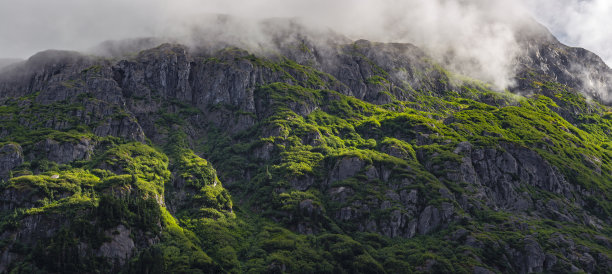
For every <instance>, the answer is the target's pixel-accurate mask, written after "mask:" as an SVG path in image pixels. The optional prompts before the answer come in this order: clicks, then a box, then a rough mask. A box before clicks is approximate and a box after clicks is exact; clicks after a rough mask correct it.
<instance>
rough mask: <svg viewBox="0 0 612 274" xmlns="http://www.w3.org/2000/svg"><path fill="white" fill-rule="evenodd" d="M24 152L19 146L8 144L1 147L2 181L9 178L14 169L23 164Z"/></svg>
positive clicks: (0, 167) (0, 172)
mask: <svg viewBox="0 0 612 274" xmlns="http://www.w3.org/2000/svg"><path fill="white" fill-rule="evenodd" d="M23 161H24V159H23V151H22V149H21V146H19V145H17V144H6V145H4V146H2V147H0V180H6V179H8V178H9V175H10V172H11V170H12V169H14V168H16V167H18V166H19V165H21V164H22V163H23Z"/></svg>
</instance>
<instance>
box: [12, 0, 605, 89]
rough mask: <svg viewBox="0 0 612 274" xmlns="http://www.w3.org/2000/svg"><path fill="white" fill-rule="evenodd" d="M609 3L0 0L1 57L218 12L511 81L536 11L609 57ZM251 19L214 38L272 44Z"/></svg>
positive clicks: (572, 39) (138, 32) (146, 32)
mask: <svg viewBox="0 0 612 274" xmlns="http://www.w3.org/2000/svg"><path fill="white" fill-rule="evenodd" d="M611 8H612V1H609V0H588V1H587V0H532V1H529V0H519V1H514V0H427V1H424V0H333V1H330V0H307V1H305V0H130V1H126V0H104V1H102V0H53V1H48V0H0V39H1V40H0V41H1V42H0V57H21V58H26V57H27V56H29V55H32V54H33V53H35V52H37V51H41V50H45V49H49V48H54V49H76V50H83V49H87V48H89V47H92V46H94V45H95V44H97V43H99V42H101V41H104V40H108V39H123V38H134V37H146V36H181V37H183V38H185V37H189V34H190V33H189V31H190V29H189V28H188V27H187V25H189V24H191V23H192V22H195V21H194V18H197V19H203V20H201V21H198V22H208V24H209V25H208V31H212V29H214V28H215V25H210V22H211V21H210V20H208V21H207V20H206V19H207V18H210V17H209V15H210V14H214V13H225V14H230V15H234V16H238V17H243V18H251V19H257V18H269V17H299V18H302V20H303V21H304V22H306V23H307V24H308V25H309V26H310V27H317V28H325V27H330V28H332V29H334V30H336V31H338V32H340V33H342V34H345V35H348V36H349V37H350V38H351V39H360V38H364V39H369V40H375V41H381V42H391V41H393V42H410V43H413V44H416V45H418V46H421V47H422V48H425V49H427V50H428V51H429V52H430V53H431V54H432V55H433V56H435V57H437V58H438V59H439V60H443V59H444V58H443V57H445V58H446V60H449V56H452V57H450V60H451V62H449V66H450V67H453V68H454V69H456V70H458V71H460V72H463V73H466V74H469V75H470V76H474V77H478V78H481V79H483V80H486V81H489V82H492V83H494V84H495V85H496V86H498V87H506V86H508V85H510V84H511V82H510V80H509V79H511V76H512V64H511V63H512V57H513V56H515V55H516V54H518V53H519V49H518V48H517V47H516V42H515V38H514V35H513V29H512V28H513V26H515V23H516V22H519V21H521V20H523V19H524V18H525V17H524V16H526V15H528V14H529V12H528V11H529V10H530V11H531V14H533V15H534V16H535V17H536V18H538V19H539V20H540V21H541V22H543V23H545V24H546V25H547V26H548V27H549V28H551V29H552V31H553V32H554V33H556V34H559V35H561V36H562V37H561V38H562V40H563V41H566V42H568V43H570V44H572V45H578V46H583V47H585V48H587V49H591V50H594V51H595V52H596V53H599V54H601V55H602V56H603V57H604V59H605V60H608V61H612V45H611V44H610V41H612V35H610V30H611V29H612V28H609V27H608V26H611V25H612V17H611V16H608V15H609V14H612V10H611ZM252 22H253V21H252V20H251V21H248V20H245V21H242V22H236V23H235V24H233V25H230V26H228V27H227V28H226V29H224V30H223V32H221V31H216V33H215V35H216V36H215V38H218V39H227V40H234V41H235V40H240V41H241V42H243V43H246V44H249V43H252V44H262V43H265V40H266V39H267V37H266V35H265V31H264V30H261V29H259V27H258V26H257V25H256V24H253V23H252ZM206 28H207V27H204V29H206ZM450 54H452V55H450Z"/></svg>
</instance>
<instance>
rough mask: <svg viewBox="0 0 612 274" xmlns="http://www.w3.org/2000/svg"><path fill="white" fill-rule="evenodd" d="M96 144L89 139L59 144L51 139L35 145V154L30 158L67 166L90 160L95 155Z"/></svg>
mask: <svg viewBox="0 0 612 274" xmlns="http://www.w3.org/2000/svg"><path fill="white" fill-rule="evenodd" d="M93 149H94V144H93V142H92V141H91V140H89V139H85V138H83V139H81V140H79V141H78V142H77V143H72V142H63V143H60V142H57V141H54V140H51V139H46V140H45V141H42V142H39V143H37V144H36V145H35V148H34V151H35V152H34V154H36V155H32V156H31V157H30V158H37V157H39V158H40V157H42V158H45V159H48V160H49V161H53V162H56V163H58V164H66V163H69V162H72V161H76V160H89V159H90V158H91V156H92V154H93Z"/></svg>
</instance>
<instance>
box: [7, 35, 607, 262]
mask: <svg viewBox="0 0 612 274" xmlns="http://www.w3.org/2000/svg"><path fill="white" fill-rule="evenodd" d="M523 34H524V35H523V37H521V40H520V46H521V48H522V49H523V53H522V54H521V55H520V56H519V57H518V58H517V60H516V63H517V73H516V77H515V79H514V80H515V82H516V85H515V86H513V87H512V88H510V89H509V90H506V91H504V92H499V91H494V88H492V87H491V86H489V85H488V84H486V83H483V82H480V81H478V80H477V79H471V78H469V77H466V76H464V75H460V74H457V73H455V72H452V71H450V70H448V69H446V68H445V66H444V64H440V63H437V62H436V61H435V59H434V58H432V57H431V56H429V55H428V53H427V52H426V51H424V50H422V49H420V48H418V47H416V46H414V45H411V44H401V43H377V42H370V41H366V40H359V41H351V42H347V41H345V40H343V39H330V40H329V41H327V42H320V41H322V40H324V39H314V38H313V37H309V36H307V35H291V36H290V37H291V38H287V39H285V40H283V39H277V40H275V41H277V42H278V46H277V47H276V48H275V49H273V50H270V51H268V52H266V53H262V54H259V53H258V54H253V53H251V52H249V51H247V50H245V49H241V48H238V47H235V46H228V45H224V46H222V47H218V45H217V46H214V47H213V46H210V45H207V46H202V47H199V48H194V47H187V46H184V45H180V44H173V43H166V44H161V45H157V46H155V47H152V48H148V49H145V50H142V51H139V52H131V53H129V51H130V50H131V49H137V48H139V47H141V46H143V45H148V43H151V41H155V40H142V41H141V42H139V43H135V44H134V45H133V46H131V45H130V44H129V43H127V44H121V43H113V45H112V48H111V50H108V51H107V54H105V56H106V57H96V56H93V55H84V54H81V53H78V52H68V51H52V50H50V51H45V52H41V53H38V54H36V55H34V56H32V57H31V58H29V59H28V60H27V61H26V62H24V63H22V64H19V65H17V66H13V67H11V68H10V69H9V70H5V71H4V72H3V73H2V74H0V104H1V106H0V117H2V119H0V178H1V179H2V183H1V184H0V208H1V211H0V227H1V228H2V229H1V230H0V231H2V232H1V239H2V240H1V241H0V272H16V273H20V272H30V273H31V272H41V273H45V272H51V273H59V272H61V273H72V272H79V273H90V272H125V273H132V272H138V273H168V272H171V273H174V272H190V273H192V272H193V273H195V272H307V273H314V272H317V273H323V272H329V273H353V272H379V273H385V272H388V273H403V272H440V273H452V272H458V273H492V272H504V273H505V272H518V273H531V272H569V271H576V272H578V271H583V272H587V273H606V272H609V271H610V269H612V237H611V236H610V235H612V226H611V224H612V108H611V107H610V101H609V100H608V99H609V98H610V97H609V95H610V87H612V83H610V81H611V80H610V79H612V78H610V76H611V75H612V72H611V71H610V68H608V67H607V66H606V65H605V63H604V62H603V61H602V60H601V59H600V58H598V57H597V56H596V55H594V54H593V53H590V52H588V51H586V50H584V49H580V48H571V47H567V46H565V45H563V44H561V43H559V42H558V41H557V40H556V39H555V38H554V37H552V35H550V34H549V33H547V31H545V30H538V31H534V32H532V33H528V32H525V33H523ZM281 38H283V37H281ZM317 38H320V37H317ZM113 56H114V57H113Z"/></svg>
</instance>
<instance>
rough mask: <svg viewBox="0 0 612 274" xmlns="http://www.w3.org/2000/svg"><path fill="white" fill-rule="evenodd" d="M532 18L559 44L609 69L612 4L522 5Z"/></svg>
mask: <svg viewBox="0 0 612 274" xmlns="http://www.w3.org/2000/svg"><path fill="white" fill-rule="evenodd" d="M525 4H526V6H527V7H528V8H529V10H530V11H531V13H532V14H533V16H534V17H535V18H537V19H538V20H539V21H540V22H542V23H543V24H544V25H546V26H547V27H549V28H550V29H551V31H552V32H553V33H554V34H555V35H556V36H557V38H559V40H561V41H562V42H564V43H566V44H568V45H571V46H578V47H583V48H586V49H588V50H590V51H593V52H595V53H596V54H598V55H599V56H600V57H601V58H602V59H603V60H604V61H605V62H606V63H607V64H608V65H612V28H611V27H610V26H612V16H610V15H612V1H609V0H537V1H526V2H525Z"/></svg>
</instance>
